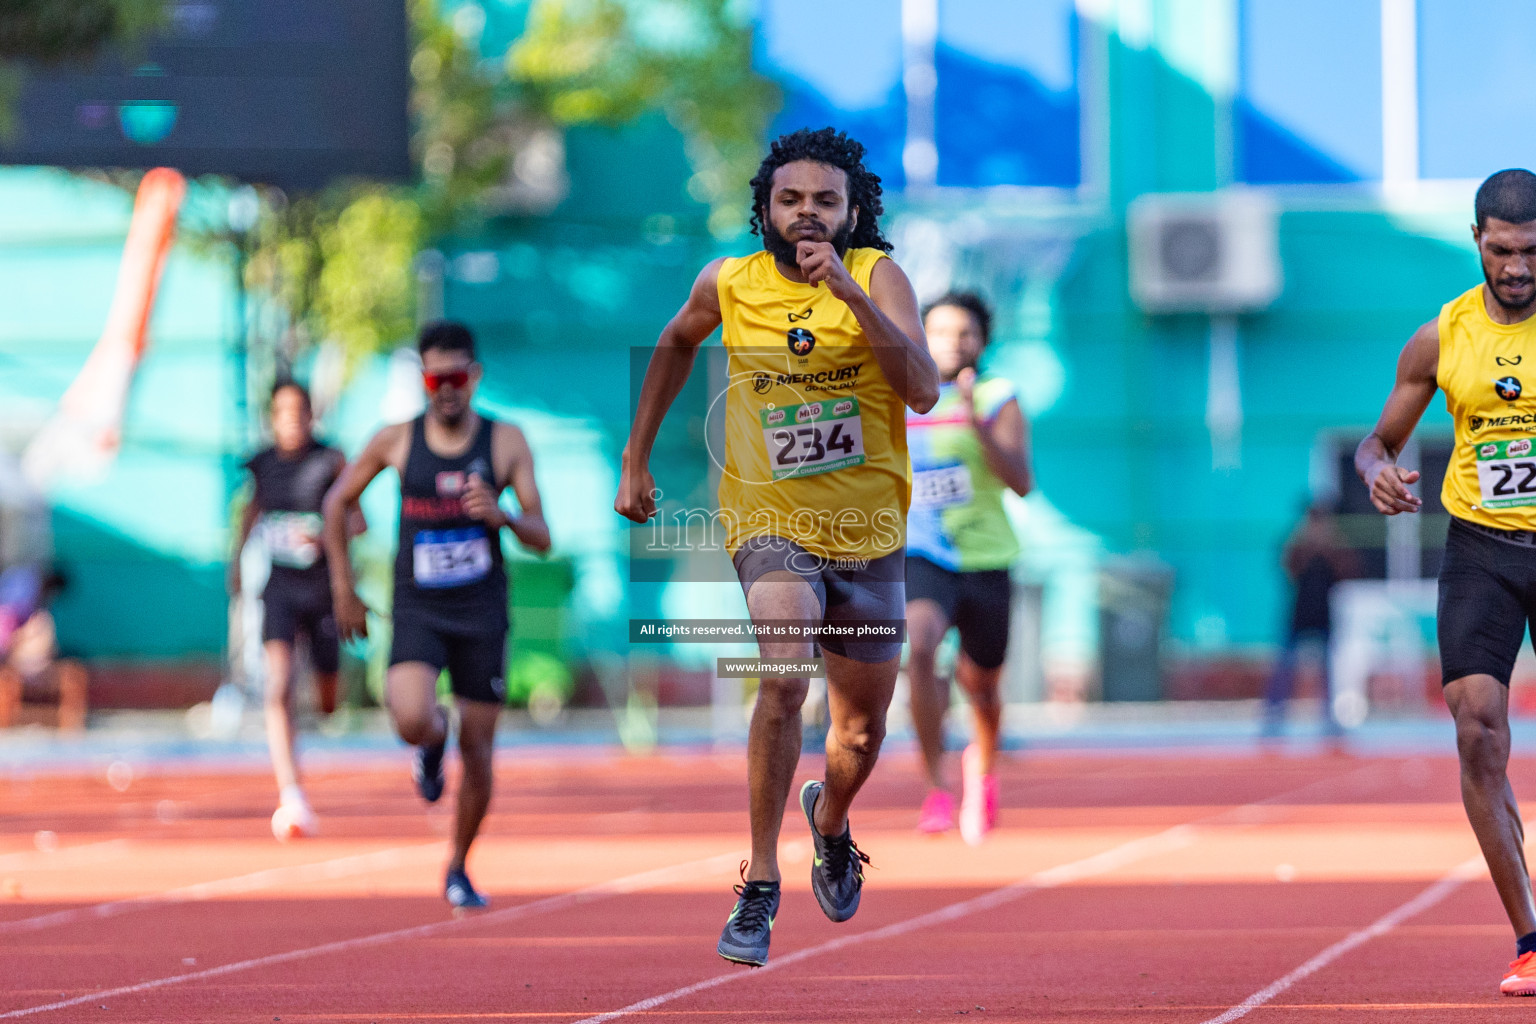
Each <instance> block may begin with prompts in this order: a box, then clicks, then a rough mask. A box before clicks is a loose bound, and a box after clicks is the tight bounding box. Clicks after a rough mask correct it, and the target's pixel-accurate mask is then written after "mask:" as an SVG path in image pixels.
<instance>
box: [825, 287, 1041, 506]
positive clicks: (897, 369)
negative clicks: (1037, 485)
mask: <svg viewBox="0 0 1536 1024" xmlns="http://www.w3.org/2000/svg"><path fill="white" fill-rule="evenodd" d="M848 308H849V309H851V310H853V315H854V317H855V318H857V319H858V321H859V326H860V327H862V328H863V329H864V336H865V337H867V338H868V339H869V343H870V345H871V346H873V347H874V350H875V359H876V360H877V361H878V362H879V363H880V369H881V370H883V371H885V379H886V380H888V381H890V383H891V386H892V387H894V388H895V389H896V392H897V394H899V395H901V400H902V402H904V403H905V404H906V406H907V407H908V408H909V409H911V410H912V411H913V412H920V413H921V412H927V411H928V410H929V409H932V408H933V406H934V403H935V402H937V401H938V400H939V368H938V366H937V365H936V364H935V363H934V361H933V357H932V356H931V355H929V354H928V339H927V336H926V335H924V333H923V317H922V314H921V313H920V312H919V311H918V308H917V293H915V292H914V291H913V290H912V282H910V281H908V280H907V275H906V273H905V272H904V271H903V270H902V269H901V268H900V267H898V266H897V265H896V263H895V261H894V260H878V261H876V263H875V267H874V270H873V271H872V272H871V273H870V275H869V292H868V294H865V293H864V291H863V289H859V290H858V294H857V295H855V296H853V297H852V301H849V302H848ZM1010 486H1011V485H1010Z"/></svg>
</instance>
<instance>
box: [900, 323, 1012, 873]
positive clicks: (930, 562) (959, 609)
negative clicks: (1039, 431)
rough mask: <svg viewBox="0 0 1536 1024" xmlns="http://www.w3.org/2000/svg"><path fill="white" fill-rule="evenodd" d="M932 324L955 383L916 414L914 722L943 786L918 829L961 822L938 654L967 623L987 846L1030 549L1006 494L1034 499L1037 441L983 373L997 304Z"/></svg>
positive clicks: (976, 830)
mask: <svg viewBox="0 0 1536 1024" xmlns="http://www.w3.org/2000/svg"><path fill="white" fill-rule="evenodd" d="M924 325H925V329H926V330H927V332H928V350H929V352H930V353H931V354H932V356H933V360H934V362H935V363H937V364H938V367H939V373H940V375H941V376H942V377H943V379H944V384H943V387H942V388H941V389H940V392H939V401H938V404H936V405H935V406H934V407H933V408H932V409H930V410H929V411H928V412H926V413H922V414H918V413H912V412H909V413H907V447H908V451H910V452H911V457H912V508H911V510H910V512H909V513H908V517H907V639H908V641H909V643H910V649H909V654H908V660H907V679H908V681H909V683H910V684H911V688H912V724H913V727H914V728H915V729H916V731H917V736H918V742H919V744H920V745H921V747H922V750H923V760H924V762H925V766H926V768H927V771H928V779H929V783H930V786H931V787H932V788H931V789H930V790H929V792H928V796H927V798H926V799H925V800H924V801H923V807H922V811H921V813H920V814H919V819H918V828H919V829H920V830H922V831H924V832H944V831H947V830H948V829H949V828H950V827H951V826H952V825H953V824H954V820H955V811H954V797H953V796H951V794H950V791H949V789H948V788H947V787H946V786H945V784H944V776H943V758H944V712H945V710H946V709H947V708H948V707H949V680H947V679H943V680H941V679H937V678H935V675H936V674H935V671H934V653H935V651H936V650H937V649H938V646H939V642H940V641H941V640H943V639H944V634H945V633H947V632H948V631H949V629H950V627H951V626H956V627H958V628H959V630H960V657H959V660H958V662H957V663H956V666H955V678H956V681H958V682H959V683H960V686H961V688H962V689H964V690H965V692H966V694H967V696H969V697H970V700H971V709H972V711H973V713H974V717H975V737H976V739H975V742H974V743H972V744H971V745H970V746H968V747H967V748H966V750H965V754H964V756H963V757H962V759H961V775H962V781H963V787H962V795H961V801H960V834H961V836H963V837H964V838H965V840H966V841H967V842H969V843H979V842H980V841H981V840H982V838H983V837H984V836H985V835H986V833H987V832H988V831H990V830H991V828H992V825H993V823H994V822H995V821H996V820H997V802H998V794H997V778H996V776H995V775H994V774H993V771H992V762H993V759H994V758H995V756H996V753H997V736H998V730H999V728H1000V726H1001V720H1002V704H1001V702H1000V701H999V700H998V681H999V678H1000V676H1001V670H1002V664H1003V659H1004V656H1005V655H1006V654H1007V651H1008V619H1009V611H1010V606H1011V604H1012V601H1011V597H1012V594H1011V586H1010V583H1009V578H1008V567H1009V565H1011V564H1012V563H1013V560H1014V558H1015V557H1016V556H1017V555H1018V553H1019V542H1018V539H1017V538H1015V537H1014V535H1013V529H1012V527H1010V526H1009V524H1008V516H1007V514H1006V513H1005V512H1004V511H1003V492H1004V491H1006V490H1010V489H1011V490H1013V491H1015V492H1017V493H1019V494H1027V493H1028V492H1029V490H1030V488H1031V487H1032V486H1033V477H1032V473H1031V471H1030V464H1029V436H1028V429H1027V427H1026V424H1025V422H1024V414H1023V412H1022V411H1021V410H1020V409H1019V402H1018V398H1017V396H1016V395H1015V394H1014V389H1013V384H1012V383H1011V382H1009V381H1008V380H1005V379H1003V378H999V377H985V376H977V373H976V361H977V359H979V358H980V356H981V352H982V349H984V348H985V347H986V344H987V341H988V337H989V332H990V330H991V325H992V316H991V313H990V312H989V311H988V309H987V307H986V304H985V303H983V302H982V301H981V299H979V298H978V297H976V296H975V295H971V294H969V293H951V294H949V295H946V296H944V297H943V298H941V299H939V300H938V301H937V302H935V303H934V304H933V305H932V306H930V307H929V308H928V310H927V312H926V313H925V314H924Z"/></svg>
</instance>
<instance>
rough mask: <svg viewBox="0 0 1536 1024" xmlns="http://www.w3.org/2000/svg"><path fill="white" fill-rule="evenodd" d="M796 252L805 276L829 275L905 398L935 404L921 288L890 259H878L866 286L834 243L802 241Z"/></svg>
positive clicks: (925, 406)
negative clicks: (919, 303)
mask: <svg viewBox="0 0 1536 1024" xmlns="http://www.w3.org/2000/svg"><path fill="white" fill-rule="evenodd" d="M795 254H796V258H797V261H798V263H799V266H800V270H801V272H802V273H804V274H805V279H806V281H808V282H809V283H811V284H813V285H818V286H819V285H820V284H821V283H822V282H823V281H825V282H826V285H827V290H828V291H830V292H831V293H832V294H833V295H835V296H836V297H837V298H839V299H841V300H842V301H843V302H845V303H847V304H848V308H849V310H851V311H852V312H853V316H854V319H856V320H858V322H859V327H860V328H861V329H862V330H863V331H864V336H865V337H866V338H868V339H869V344H870V347H871V348H872V349H873V350H874V353H875V361H876V362H878V363H879V364H880V369H881V370H882V371H883V372H884V373H885V379H886V381H888V382H889V383H890V385H891V387H892V388H894V389H895V390H896V393H897V394H898V395H899V396H901V400H902V402H903V403H904V404H905V405H906V406H907V407H908V408H909V409H912V410H913V411H914V412H927V411H928V410H929V409H932V408H933V405H934V403H935V402H937V401H938V400H939V368H938V366H936V365H935V364H934V362H933V357H932V356H930V355H929V354H928V339H927V336H926V335H924V334H923V318H922V315H921V314H920V313H919V312H918V308H917V294H916V293H915V292H913V291H912V282H910V281H908V280H907V275H906V274H905V273H904V272H903V271H902V269H901V268H900V267H898V266H897V265H896V264H895V262H894V261H892V260H877V261H875V266H874V269H873V270H871V271H870V275H869V291H868V292H866V291H865V290H864V289H863V288H860V287H859V283H858V282H857V281H855V280H854V279H853V276H852V275H851V274H849V273H848V268H847V267H846V266H845V265H844V264H843V261H842V259H841V258H840V257H839V256H838V255H837V251H836V250H835V249H833V248H832V245H831V243H829V242H801V243H800V244H799V245H797V246H796V247H795Z"/></svg>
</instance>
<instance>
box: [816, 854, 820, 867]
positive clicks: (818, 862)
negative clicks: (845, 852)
mask: <svg viewBox="0 0 1536 1024" xmlns="http://www.w3.org/2000/svg"><path fill="white" fill-rule="evenodd" d="M815 866H816V867H818V868H819V867H821V858H820V857H817V858H816V865H815Z"/></svg>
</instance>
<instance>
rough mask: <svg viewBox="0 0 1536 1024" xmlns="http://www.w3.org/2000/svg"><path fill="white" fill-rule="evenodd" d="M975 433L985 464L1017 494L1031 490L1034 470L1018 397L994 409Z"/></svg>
mask: <svg viewBox="0 0 1536 1024" xmlns="http://www.w3.org/2000/svg"><path fill="white" fill-rule="evenodd" d="M976 437H977V439H978V440H979V441H980V442H981V454H982V456H983V457H984V458H985V459H986V460H987V468H988V469H990V470H991V471H992V472H993V473H996V474H997V478H998V479H999V480H1001V481H1002V482H1003V483H1005V484H1007V485H1008V487H1009V488H1010V489H1011V490H1012V491H1013V492H1014V493H1015V494H1017V495H1019V496H1020V497H1022V496H1024V495H1026V494H1028V493H1029V492H1030V491H1032V490H1034V487H1035V474H1034V471H1033V470H1032V469H1031V467H1030V464H1029V424H1028V423H1027V422H1025V419H1024V412H1023V410H1021V409H1020V408H1019V400H1018V399H1016V398H1010V399H1009V400H1008V401H1006V402H1004V403H1003V404H1002V406H1001V407H1000V408H999V409H998V410H997V415H996V416H994V417H992V421H991V422H990V423H979V424H977V427H976Z"/></svg>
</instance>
